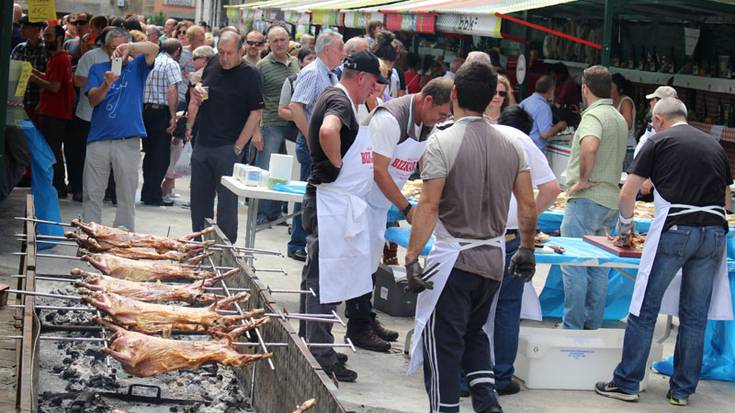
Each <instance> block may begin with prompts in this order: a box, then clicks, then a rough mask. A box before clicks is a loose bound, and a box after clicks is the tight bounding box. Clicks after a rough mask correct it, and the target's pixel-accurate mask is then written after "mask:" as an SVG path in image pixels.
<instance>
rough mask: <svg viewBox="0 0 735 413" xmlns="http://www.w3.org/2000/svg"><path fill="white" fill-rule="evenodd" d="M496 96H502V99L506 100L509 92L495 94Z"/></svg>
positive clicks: (502, 91)
mask: <svg viewBox="0 0 735 413" xmlns="http://www.w3.org/2000/svg"><path fill="white" fill-rule="evenodd" d="M495 94H496V95H498V96H500V97H501V98H504V97H506V96H508V92H506V91H504V90H501V91H499V92H495Z"/></svg>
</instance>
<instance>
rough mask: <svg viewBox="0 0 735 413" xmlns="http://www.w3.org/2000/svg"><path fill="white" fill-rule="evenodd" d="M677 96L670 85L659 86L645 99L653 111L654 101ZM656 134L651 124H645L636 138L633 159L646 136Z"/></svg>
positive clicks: (646, 139)
mask: <svg viewBox="0 0 735 413" xmlns="http://www.w3.org/2000/svg"><path fill="white" fill-rule="evenodd" d="M675 97H678V96H677V95H676V89H674V88H673V87H671V86H659V87H657V88H656V90H654V91H653V93H651V94H649V95H646V99H647V100H648V105H649V106H650V108H651V112H653V107H654V106H656V103H657V102H658V101H659V100H661V99H663V98H675ZM655 134H656V130H655V129H654V128H653V125H652V124H651V123H650V122H649V123H648V125H647V126H646V131H645V132H644V133H643V135H641V137H640V138H639V139H638V145H636V147H635V152H633V159H635V157H636V156H638V152H640V151H641V148H643V145H645V143H646V142H647V141H648V138H650V137H651V136H653V135H655Z"/></svg>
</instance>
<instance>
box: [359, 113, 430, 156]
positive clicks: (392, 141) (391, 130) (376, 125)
mask: <svg viewBox="0 0 735 413" xmlns="http://www.w3.org/2000/svg"><path fill="white" fill-rule="evenodd" d="M413 126H414V128H415V131H416V133H415V135H416V136H420V135H421V128H422V127H423V125H418V126H417V125H416V124H414V125H413ZM370 139H371V140H372V141H373V152H375V153H377V154H379V155H383V156H385V157H386V158H393V152H394V151H395V149H396V145H398V141H399V140H400V139H401V127H400V126H399V125H398V119H396V118H395V116H393V115H391V114H390V113H388V111H387V110H381V111H378V112H376V113H375V114H374V115H373V117H372V118H371V119H370Z"/></svg>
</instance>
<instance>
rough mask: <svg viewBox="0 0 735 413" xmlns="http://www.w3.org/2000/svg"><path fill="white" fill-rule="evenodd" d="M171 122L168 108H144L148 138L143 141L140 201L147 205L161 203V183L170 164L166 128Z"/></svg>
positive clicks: (169, 137) (169, 149) (169, 136)
mask: <svg viewBox="0 0 735 413" xmlns="http://www.w3.org/2000/svg"><path fill="white" fill-rule="evenodd" d="M170 121H171V115H170V114H169V112H168V107H161V108H155V109H154V108H146V109H145V110H143V123H144V124H145V131H146V134H147V135H148V137H147V138H146V139H143V151H144V152H145V157H144V158H143V188H142V189H141V191H140V200H141V201H143V202H145V203H149V204H159V203H161V202H162V201H163V198H162V195H163V193H162V191H161V182H163V178H164V177H165V176H166V171H167V170H168V165H169V163H171V135H169V133H168V132H166V128H168V126H169V122H170Z"/></svg>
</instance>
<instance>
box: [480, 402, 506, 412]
mask: <svg viewBox="0 0 735 413" xmlns="http://www.w3.org/2000/svg"><path fill="white" fill-rule="evenodd" d="M482 413H503V408H502V407H500V405H499V404H498V405H496V406H490V408H488V409H485V410H483V411H482Z"/></svg>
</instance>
